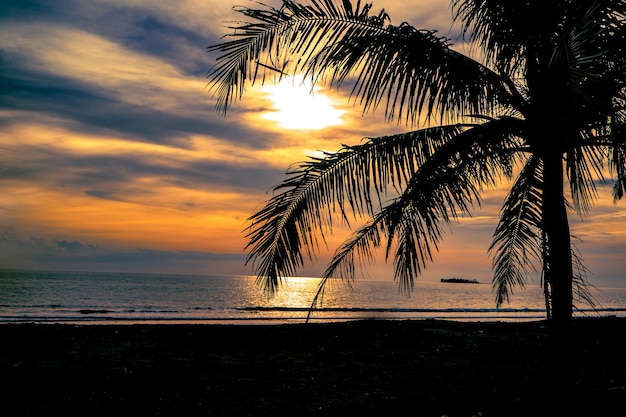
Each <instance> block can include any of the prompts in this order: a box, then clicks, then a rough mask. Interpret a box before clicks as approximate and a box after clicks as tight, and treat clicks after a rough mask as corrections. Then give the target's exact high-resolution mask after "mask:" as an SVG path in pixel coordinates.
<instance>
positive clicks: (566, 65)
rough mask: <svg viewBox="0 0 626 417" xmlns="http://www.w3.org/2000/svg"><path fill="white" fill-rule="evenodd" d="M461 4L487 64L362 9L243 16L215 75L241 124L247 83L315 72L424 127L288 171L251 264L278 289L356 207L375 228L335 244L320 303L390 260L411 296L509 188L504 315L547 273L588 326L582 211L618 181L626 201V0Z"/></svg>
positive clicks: (498, 289) (498, 271)
mask: <svg viewBox="0 0 626 417" xmlns="http://www.w3.org/2000/svg"><path fill="white" fill-rule="evenodd" d="M451 6H452V11H453V19H454V21H455V22H458V23H460V24H461V27H462V33H463V35H464V37H465V38H466V39H468V40H469V41H470V42H471V43H472V45H474V47H475V48H474V49H473V50H472V51H471V56H470V54H463V53H460V52H458V51H456V50H454V49H452V44H451V41H450V40H449V39H447V38H445V37H440V36H437V34H436V32H435V31H430V30H419V29H416V28H414V27H413V26H411V25H409V24H408V23H401V24H400V25H398V26H394V25H392V24H391V20H390V18H389V16H388V15H387V14H386V13H385V12H384V11H381V12H380V13H378V14H371V13H370V12H371V8H372V6H371V5H370V4H366V5H365V4H362V3H361V2H360V0H359V1H357V2H356V4H353V3H352V2H351V1H349V0H343V1H339V0H310V1H308V2H304V1H291V0H283V2H282V6H281V7H280V8H273V7H270V6H266V5H260V7H259V8H258V9H251V8H245V7H240V8H237V9H236V11H238V12H240V13H242V14H243V15H245V16H246V18H248V21H247V22H243V23H238V24H237V25H236V26H232V27H231V29H233V30H234V32H233V33H232V34H231V35H230V36H232V37H234V39H232V40H228V41H225V42H223V43H220V44H217V45H213V46H210V47H209V48H208V50H209V51H210V52H216V51H217V52H220V53H221V55H220V56H219V57H218V59H217V62H216V65H215V66H214V67H213V68H212V69H211V70H210V71H209V74H208V78H209V80H210V81H209V91H212V92H213V93H214V94H215V96H216V100H217V101H216V108H217V110H218V111H220V112H222V113H224V114H226V112H227V109H228V108H229V107H230V106H231V105H232V104H233V103H234V101H236V100H238V99H240V98H241V96H242V94H243V92H244V88H245V86H246V85H247V83H250V82H253V81H255V80H260V79H265V78H266V77H270V76H277V77H278V78H280V77H282V76H283V75H285V74H304V75H305V76H307V77H309V78H310V79H311V80H312V81H313V82H315V83H321V82H326V81H329V84H330V85H335V86H341V85H345V84H348V83H351V86H352V87H351V98H352V99H353V100H354V101H355V102H356V103H358V104H360V105H361V106H362V107H363V110H364V113H366V112H369V111H373V110H376V109H377V108H384V112H385V115H386V117H387V120H388V121H389V122H394V121H395V122H398V123H400V124H403V125H406V126H408V127H409V129H414V128H416V127H417V129H416V130H411V131H408V132H406V133H401V134H395V135H389V136H382V137H373V138H367V139H366V140H365V141H364V142H362V143H361V144H359V145H355V146H347V145H344V146H343V147H342V148H341V149H340V150H339V151H337V152H335V153H327V154H326V155H325V157H323V158H310V160H308V161H306V162H304V163H301V164H299V165H298V166H297V167H295V168H293V169H291V170H289V171H288V173H287V174H288V177H287V179H286V180H285V181H284V182H282V183H281V184H279V185H277V186H276V187H274V189H273V191H274V195H273V196H272V197H271V198H270V199H269V200H268V201H267V202H266V205H265V206H264V208H262V209H261V210H259V211H258V212H256V213H254V214H253V215H252V216H251V217H250V219H249V221H250V225H249V228H248V229H247V233H248V235H247V237H248V238H249V244H248V247H247V249H248V250H249V255H248V262H253V263H254V264H255V267H256V270H257V273H258V282H259V283H260V284H262V285H263V286H264V288H265V289H266V290H267V291H268V292H270V293H273V292H274V291H276V290H277V289H278V288H279V285H280V283H281V280H282V279H284V278H285V277H288V276H292V275H295V274H296V271H297V269H298V268H299V267H301V266H302V265H303V262H304V260H305V258H307V257H312V256H314V255H315V254H316V253H317V252H316V249H317V246H318V243H319V239H323V238H324V236H325V234H327V233H331V232H332V226H333V219H334V218H336V217H335V215H336V214H337V213H339V215H340V216H341V218H342V219H343V220H344V221H345V222H348V220H349V218H350V213H353V214H354V215H355V216H356V217H361V216H365V218H368V219H369V220H367V221H366V222H365V224H364V225H363V226H362V227H361V228H359V229H358V230H356V231H355V232H354V233H353V234H352V235H351V236H350V237H349V238H348V239H347V240H346V241H345V242H344V243H343V244H342V245H341V246H340V247H339V248H338V249H337V250H336V252H335V254H334V256H333V258H332V260H331V262H330V264H329V265H328V267H327V269H326V271H325V273H324V280H323V281H322V285H321V286H320V292H319V293H318V294H322V293H323V288H324V284H325V283H326V280H327V279H328V278H330V277H341V278H344V279H354V275H355V267H356V266H357V263H359V262H364V261H370V260H371V259H372V258H373V257H374V254H375V250H376V249H383V248H384V250H385V251H386V254H387V257H389V256H391V255H392V254H393V263H394V271H395V272H394V275H395V277H394V278H395V279H396V281H397V282H398V283H399V285H400V288H401V289H402V290H405V291H411V290H412V289H413V281H414V279H415V278H416V277H417V276H418V275H419V274H420V272H421V271H422V270H423V268H424V267H425V266H426V265H427V264H428V263H429V262H430V261H432V257H431V255H432V253H433V251H434V250H436V249H437V244H438V242H439V241H440V239H441V238H442V226H443V225H445V224H446V223H450V222H453V221H454V220H455V219H457V218H458V216H460V215H466V214H470V212H471V210H472V208H473V207H475V206H476V205H478V204H480V202H481V192H482V191H484V190H485V189H487V188H490V187H493V186H495V185H497V184H499V183H500V182H501V181H502V180H505V179H507V180H512V187H511V190H510V192H509V194H508V196H507V198H506V199H505V201H504V204H503V206H502V208H501V216H500V220H499V223H498V224H497V226H496V229H495V232H494V235H493V241H492V244H491V246H490V248H489V252H490V254H491V255H492V259H493V269H494V278H493V283H492V285H493V288H494V290H495V294H496V305H497V306H500V305H501V304H502V303H504V302H506V301H508V299H509V296H510V292H511V290H512V289H513V288H514V287H515V286H523V285H524V284H525V283H526V282H527V280H528V279H529V276H531V275H532V274H533V273H540V274H541V277H542V281H541V282H542V284H543V289H544V293H545V299H546V309H547V315H548V318H551V319H553V320H554V321H558V322H567V321H569V320H570V319H571V318H572V314H573V308H574V306H573V300H574V291H576V292H577V294H578V295H579V296H582V297H589V293H588V291H587V289H586V287H587V285H588V281H587V278H586V272H587V271H586V269H585V267H584V265H583V263H582V259H581V257H580V255H579V254H578V252H577V251H576V248H575V246H574V245H573V243H572V237H571V235H570V227H569V221H568V211H574V212H575V213H577V214H578V215H580V216H584V215H585V214H586V213H588V211H589V210H590V209H591V207H592V205H593V203H594V201H595V200H596V199H597V197H598V196H597V193H596V182H597V181H606V179H607V178H608V179H610V180H611V181H614V182H615V183H614V188H613V197H614V200H615V201H617V200H619V199H621V198H622V196H623V194H624V187H625V186H626V135H625V132H626V126H625V124H624V122H625V120H626V112H625V110H624V105H625V104H626V94H625V93H626V55H625V53H624V46H625V45H626V24H625V15H626V1H623V0H619V1H616V0H587V1H577V0H550V1H545V0H541V1H539V0H527V1H523V2H517V1H510V0H480V1H478V0H452V2H451ZM424 120H428V121H429V123H427V124H420V121H422V122H423V121H424ZM431 122H434V123H431ZM433 125H434V126H433ZM565 183H568V184H569V186H568V187H566V186H565Z"/></svg>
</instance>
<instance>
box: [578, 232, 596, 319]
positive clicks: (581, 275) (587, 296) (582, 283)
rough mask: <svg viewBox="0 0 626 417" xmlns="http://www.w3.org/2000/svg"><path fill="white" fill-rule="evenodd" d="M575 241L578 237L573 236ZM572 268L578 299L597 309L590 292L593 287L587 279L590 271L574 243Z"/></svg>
mask: <svg viewBox="0 0 626 417" xmlns="http://www.w3.org/2000/svg"><path fill="white" fill-rule="evenodd" d="M574 239H576V237H575V236H572V240H574ZM572 267H573V268H574V277H573V280H572V285H573V291H574V293H575V294H576V298H577V299H578V300H581V301H583V302H584V303H585V304H587V305H589V306H591V307H592V308H593V307H595V305H596V299H595V297H594V296H593V294H591V291H590V288H592V287H593V286H592V285H591V284H590V282H589V280H588V279H587V276H588V274H589V269H588V268H587V267H586V266H585V264H584V262H583V258H582V255H581V253H580V250H579V249H578V247H576V245H575V244H574V243H572Z"/></svg>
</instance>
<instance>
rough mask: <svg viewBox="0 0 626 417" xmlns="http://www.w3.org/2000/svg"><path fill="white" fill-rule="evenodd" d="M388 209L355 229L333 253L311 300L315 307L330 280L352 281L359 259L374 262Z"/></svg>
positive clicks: (320, 300) (312, 305)
mask: <svg viewBox="0 0 626 417" xmlns="http://www.w3.org/2000/svg"><path fill="white" fill-rule="evenodd" d="M385 214H386V210H381V211H380V212H379V213H378V214H377V215H376V216H375V217H373V218H372V219H370V220H369V221H368V222H367V223H366V224H365V225H363V226H362V227H361V228H359V230H357V231H355V232H354V233H353V234H352V235H351V236H350V237H349V238H348V239H347V240H346V241H345V242H344V243H343V244H342V245H341V246H340V247H339V248H337V250H336V251H335V254H334V255H333V258H332V259H331V261H330V263H329V264H328V267H327V268H326V271H324V274H323V275H322V279H321V281H320V283H319V285H318V287H317V291H316V292H315V296H314V297H313V300H312V302H311V309H314V308H315V307H316V306H317V305H318V304H320V303H321V302H322V301H323V298H324V293H325V290H326V286H327V284H328V282H329V280H331V279H334V278H341V279H342V280H343V281H344V282H347V283H350V282H351V281H353V280H354V278H355V271H356V263H357V261H361V262H364V261H368V262H370V263H371V262H373V260H374V257H375V252H376V249H378V248H379V247H380V246H381V235H382V234H383V228H384V220H385Z"/></svg>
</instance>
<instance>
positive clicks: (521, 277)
mask: <svg viewBox="0 0 626 417" xmlns="http://www.w3.org/2000/svg"><path fill="white" fill-rule="evenodd" d="M541 166H542V164H541V161H540V159H539V158H536V157H533V158H530V159H529V160H528V161H527V163H526V165H525V166H524V168H523V169H522V171H521V172H520V174H519V175H518V177H517V180H516V181H515V184H514V185H513V187H512V188H511V191H510V192H509V194H508V196H507V198H506V200H505V202H504V205H503V206H502V209H501V211H500V221H499V223H498V226H497V227H496V230H495V232H494V238H493V241H492V243H491V245H490V247H489V253H490V254H493V268H494V278H493V283H492V285H493V288H494V290H495V293H496V306H498V307H500V306H501V305H502V304H503V303H504V302H508V301H509V295H510V292H511V291H512V289H513V288H514V287H515V286H524V285H525V282H526V279H527V274H528V272H529V271H530V270H533V271H534V270H535V268H534V266H533V263H532V262H533V261H539V260H541V259H542V253H541V250H542V243H541V242H542V238H541V236H542V235H541V233H540V232H541V222H542V216H541V202H542V191H541V190H542V178H541Z"/></svg>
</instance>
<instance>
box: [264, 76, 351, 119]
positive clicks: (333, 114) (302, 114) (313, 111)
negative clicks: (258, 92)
mask: <svg viewBox="0 0 626 417" xmlns="http://www.w3.org/2000/svg"><path fill="white" fill-rule="evenodd" d="M263 90H264V91H265V92H266V94H267V95H268V97H269V99H270V100H271V101H272V110H273V111H271V112H269V113H266V114H264V115H263V118H264V119H266V120H271V121H274V122H277V123H278V125H279V126H280V127H282V128H285V129H301V130H318V129H323V128H325V127H329V126H335V125H340V124H343V120H342V119H341V116H342V115H343V114H344V113H345V111H344V110H340V109H338V108H337V107H336V103H334V102H333V100H332V99H331V98H330V97H328V96H327V95H325V94H323V93H321V92H319V91H318V90H319V87H314V88H313V90H311V84H310V83H309V82H306V81H303V80H302V78H300V79H298V78H296V79H291V78H290V79H283V80H282V81H280V82H279V83H278V84H273V85H270V86H265V87H263Z"/></svg>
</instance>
